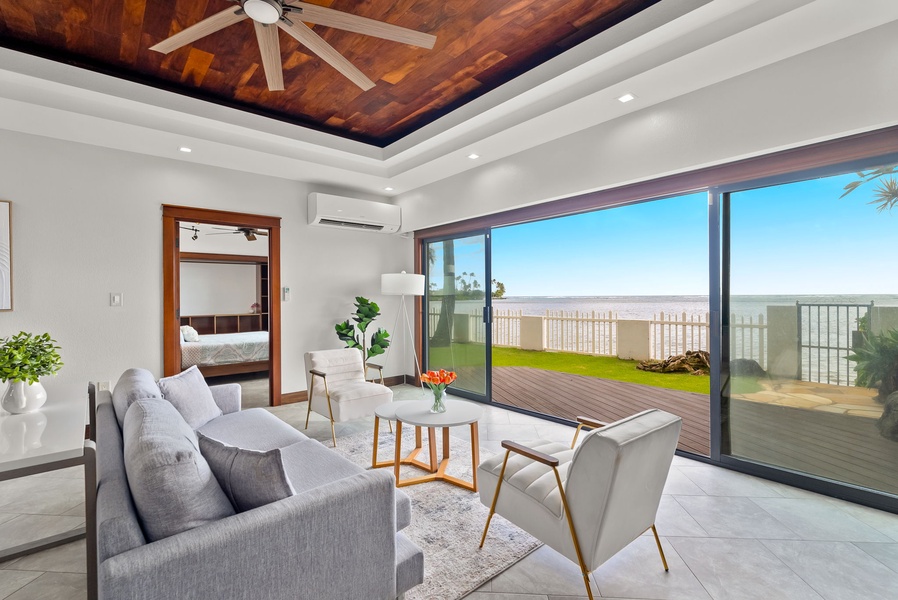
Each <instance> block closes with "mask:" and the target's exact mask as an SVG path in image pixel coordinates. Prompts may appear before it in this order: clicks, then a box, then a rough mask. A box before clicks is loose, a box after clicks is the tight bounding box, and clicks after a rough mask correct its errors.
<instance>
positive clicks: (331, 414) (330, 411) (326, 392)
mask: <svg viewBox="0 0 898 600" xmlns="http://www.w3.org/2000/svg"><path fill="white" fill-rule="evenodd" d="M324 395H325V397H327V416H328V417H330V420H331V439H332V440H334V448H336V447H337V432H336V431H335V430H334V409H333V408H331V393H330V390H328V389H327V379H325V380H324Z"/></svg>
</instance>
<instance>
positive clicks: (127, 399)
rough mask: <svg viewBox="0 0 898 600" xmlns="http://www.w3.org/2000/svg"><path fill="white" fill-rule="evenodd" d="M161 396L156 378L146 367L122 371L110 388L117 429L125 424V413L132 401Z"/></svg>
mask: <svg viewBox="0 0 898 600" xmlns="http://www.w3.org/2000/svg"><path fill="white" fill-rule="evenodd" d="M161 397H162V392H161V391H160V390H159V386H158V385H156V378H155V377H153V374H152V373H150V372H149V371H147V370H146V369H128V370H127V371H125V372H124V373H122V376H121V377H119V379H118V383H116V384H115V388H113V390H112V407H113V408H114V409H115V418H116V420H117V421H118V426H119V429H121V428H122V427H124V426H125V414H126V413H127V412H128V407H129V406H131V403H132V402H134V401H135V400H139V399H141V398H161Z"/></svg>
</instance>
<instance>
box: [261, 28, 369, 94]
mask: <svg viewBox="0 0 898 600" xmlns="http://www.w3.org/2000/svg"><path fill="white" fill-rule="evenodd" d="M278 27H280V28H281V29H283V30H284V31H286V32H287V33H289V34H290V35H291V36H293V37H294V38H296V40H297V41H299V43H300V44H302V45H303V46H305V47H306V48H308V49H309V50H311V51H312V52H314V53H315V54H317V55H318V56H320V57H321V58H322V60H324V61H325V62H326V63H328V64H329V65H330V66H332V67H333V68H335V69H336V70H338V71H340V73H342V74H343V75H344V76H345V77H347V78H348V79H349V80H350V81H352V82H353V83H354V84H356V85H357V86H359V87H360V88H362V89H363V90H370V89H371V88H373V87H374V82H373V81H371V80H370V79H368V78H367V77H366V76H365V74H364V73H362V72H361V71H359V70H358V69H356V68H355V65H353V64H352V63H351V62H349V61H348V60H346V59H345V58H344V57H343V55H342V54H340V53H339V52H337V51H336V50H335V49H334V47H333V46H331V45H330V44H328V43H327V42H325V41H324V40H323V39H321V36H319V35H318V34H317V33H315V32H314V31H312V30H311V29H309V27H308V25H306V24H305V23H302V22H296V23H287V22H285V21H283V20H281V21H278Z"/></svg>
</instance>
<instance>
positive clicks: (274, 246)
mask: <svg viewBox="0 0 898 600" xmlns="http://www.w3.org/2000/svg"><path fill="white" fill-rule="evenodd" d="M280 221H281V220H280V217H272V216H264V215H254V214H248V213H236V212H228V211H219V210H210V209H203V208H191V207H186V206H172V205H163V206H162V254H163V263H162V277H163V373H164V375H165V376H169V375H174V374H177V373H179V372H181V371H182V370H183V369H184V368H186V367H189V366H190V365H191V364H197V365H198V366H199V368H200V370H201V371H202V372H203V375H204V376H205V377H207V378H208V377H215V378H216V379H218V378H220V377H221V376H228V377H230V378H231V380H232V379H233V378H237V379H238V380H239V379H240V378H244V379H245V378H246V377H250V378H252V377H253V375H241V373H258V372H264V371H267V373H268V385H267V387H268V394H267V397H268V402H267V403H268V405H270V406H278V405H280V404H281V331H280V323H281V311H280V309H281V306H280V302H279V301H278V298H279V290H280V286H281V283H280ZM184 232H186V234H185V235H186V236H187V237H184V236H182V233H184ZM201 235H202V236H205V235H222V236H229V237H233V239H240V240H244V239H245V240H246V241H249V242H252V243H253V244H258V243H259V242H263V244H264V240H267V247H266V246H263V245H257V246H254V248H256V249H258V250H254V251H248V252H243V251H241V252H233V251H227V250H225V251H222V250H221V248H217V249H215V251H213V252H209V251H200V252H196V251H193V250H196V249H195V248H186V247H184V246H183V244H182V239H187V240H198V239H199V238H200V236H201ZM225 239H227V238H225ZM215 265H217V266H215ZM201 268H202V269H203V270H204V271H205V270H209V271H210V274H209V275H208V277H210V281H214V280H215V274H214V271H215V270H217V269H230V270H233V271H235V273H236V272H238V271H239V272H241V273H242V272H243V271H248V272H250V273H253V274H254V275H252V276H253V277H254V280H255V283H254V285H253V296H252V298H253V302H252V305H250V304H249V303H247V302H244V303H245V304H247V306H246V307H245V308H244V307H242V304H241V305H240V307H239V308H233V309H232V308H228V309H225V310H222V309H220V308H219V309H212V308H209V309H205V310H204V309H202V308H198V307H197V306H189V307H187V306H182V304H183V302H184V298H183V294H182V292H183V279H182V276H183V273H182V271H185V272H187V273H188V274H189V273H190V272H192V271H190V269H194V270H198V269H201ZM197 272H198V273H200V271H197ZM222 272H223V271H222ZM182 309H188V310H182ZM206 313H208V314H206ZM184 325H186V326H188V327H190V328H191V329H186V330H185V331H186V332H187V333H188V334H192V333H193V331H194V330H195V331H196V333H197V334H198V335H199V336H200V338H201V341H202V340H205V341H206V342H215V343H224V344H229V343H231V342H233V341H237V342H239V346H240V347H241V348H243V347H244V346H247V347H249V344H243V342H244V341H247V342H250V341H251V342H253V343H255V344H257V347H258V348H259V350H257V352H259V354H258V355H253V356H247V357H240V358H239V359H238V358H234V357H232V356H230V355H231V354H232V351H231V350H230V349H229V348H228V346H223V349H222V350H221V351H218V350H216V349H215V348H211V347H205V346H202V345H199V346H198V345H197V344H196V343H191V342H185V341H184V338H183V337H182V329H181V327H182V326H184ZM265 333H267V336H265V335H264V334H265ZM241 335H243V336H255V337H254V338H253V340H242V339H241V340H231V339H230V338H232V337H236V336H241ZM265 337H267V339H266V340H262V338H265ZM256 338H259V339H258V340H257V339H256ZM265 349H267V357H265V356H264V354H263V353H262V352H263V351H264V350H265ZM216 355H218V356H219V357H220V359H221V360H220V361H218V362H216V360H215V356H216ZM208 359H212V360H208ZM219 381H220V379H219ZM255 383H258V382H255ZM262 383H263V384H264V380H262ZM241 384H242V385H245V384H243V383H241Z"/></svg>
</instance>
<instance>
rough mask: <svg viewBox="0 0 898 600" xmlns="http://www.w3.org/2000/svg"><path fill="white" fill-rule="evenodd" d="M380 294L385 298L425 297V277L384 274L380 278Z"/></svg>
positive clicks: (413, 274)
mask: <svg viewBox="0 0 898 600" xmlns="http://www.w3.org/2000/svg"><path fill="white" fill-rule="evenodd" d="M380 293H381V294H383V295H384V296H423V295H424V275H416V274H415V273H406V272H405V271H403V272H402V273H384V274H383V275H381V276H380Z"/></svg>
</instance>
